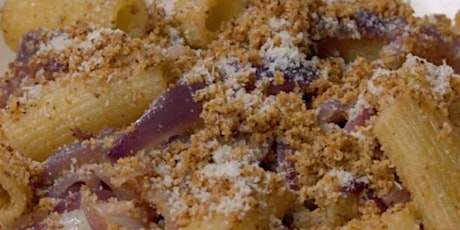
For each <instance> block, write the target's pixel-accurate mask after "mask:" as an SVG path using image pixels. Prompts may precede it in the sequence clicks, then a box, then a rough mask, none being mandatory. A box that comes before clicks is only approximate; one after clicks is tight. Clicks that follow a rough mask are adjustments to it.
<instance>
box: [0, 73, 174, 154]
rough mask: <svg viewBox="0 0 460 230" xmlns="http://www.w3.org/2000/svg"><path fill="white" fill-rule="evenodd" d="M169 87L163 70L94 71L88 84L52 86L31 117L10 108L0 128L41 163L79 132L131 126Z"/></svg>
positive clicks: (78, 79) (13, 143)
mask: <svg viewBox="0 0 460 230" xmlns="http://www.w3.org/2000/svg"><path fill="white" fill-rule="evenodd" d="M165 88H166V80H165V78H164V77H163V75H162V71H161V69H160V67H156V68H151V69H146V70H143V69H142V68H137V67H133V66H126V67H123V68H120V69H118V70H115V71H113V72H109V73H106V72H105V70H102V71H99V72H97V71H96V72H94V73H93V75H92V76H89V77H86V79H85V77H84V76H80V77H74V78H70V79H68V80H63V81H56V82H51V83H50V84H49V85H47V86H45V87H43V89H41V93H42V95H43V96H41V97H40V98H38V100H37V101H36V102H35V103H34V105H32V106H31V107H30V108H28V112H27V113H21V112H19V111H18V109H17V108H11V112H10V113H7V114H6V116H4V118H3V123H2V127H3V130H4V131H5V135H6V137H7V138H8V139H9V140H10V141H11V146H12V147H13V148H14V149H16V150H18V151H19V152H21V153H22V154H24V155H27V156H29V157H31V158H32V159H34V160H38V161H43V160H45V159H46V158H48V156H49V155H50V154H52V153H53V151H55V150H56V149H57V148H58V147H59V146H62V145H64V144H68V143H70V142H72V140H76V139H77V138H78V137H77V136H78V135H77V136H75V132H77V133H78V132H89V133H96V132H97V131H99V130H101V129H103V128H109V127H121V126H123V125H128V124H129V123H131V122H132V121H134V120H135V119H136V118H137V117H138V116H140V115H141V114H142V113H143V112H144V110H145V109H147V108H148V105H149V104H150V103H151V101H152V98H155V97H156V96H158V95H159V94H160V93H161V92H162V91H163V90H164V89H165ZM12 104H14V103H12Z"/></svg>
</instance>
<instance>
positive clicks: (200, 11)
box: [171, 0, 246, 48]
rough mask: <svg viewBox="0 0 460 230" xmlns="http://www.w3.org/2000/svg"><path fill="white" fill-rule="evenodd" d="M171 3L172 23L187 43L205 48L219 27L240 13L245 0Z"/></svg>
mask: <svg viewBox="0 0 460 230" xmlns="http://www.w3.org/2000/svg"><path fill="white" fill-rule="evenodd" d="M171 4H174V8H173V14H175V15H174V16H173V21H174V24H177V26H178V28H179V30H180V31H181V32H182V34H183V36H184V37H185V39H186V41H187V43H188V44H189V45H190V46H192V47H197V48H205V47H206V46H207V45H208V44H209V43H210V42H211V41H212V40H214V39H215V37H216V31H217V30H218V29H219V27H220V26H221V25H222V24H223V23H224V22H226V21H229V20H231V19H233V18H234V17H235V16H237V15H239V14H240V13H242V12H243V10H244V8H245V5H246V4H245V0H199V1H188V0H178V1H175V2H172V3H171Z"/></svg>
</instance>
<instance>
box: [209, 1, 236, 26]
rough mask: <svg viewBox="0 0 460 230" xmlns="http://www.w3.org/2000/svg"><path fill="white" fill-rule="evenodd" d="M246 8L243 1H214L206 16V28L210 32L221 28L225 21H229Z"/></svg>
mask: <svg viewBox="0 0 460 230" xmlns="http://www.w3.org/2000/svg"><path fill="white" fill-rule="evenodd" d="M243 9H244V4H243V1H236V0H221V1H214V4H213V6H212V7H211V8H210V9H209V13H208V16H207V17H206V28H207V29H208V30H209V31H210V32H216V31H217V30H219V28H220V26H221V25H222V23H223V22H226V21H229V20H231V19H232V18H234V17H235V16H236V15H238V14H239V13H241V12H242V11H243Z"/></svg>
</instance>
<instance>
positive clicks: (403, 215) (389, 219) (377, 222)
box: [340, 203, 421, 230]
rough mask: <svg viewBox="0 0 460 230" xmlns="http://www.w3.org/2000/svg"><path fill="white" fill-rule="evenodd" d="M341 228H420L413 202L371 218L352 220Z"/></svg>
mask: <svg viewBox="0 0 460 230" xmlns="http://www.w3.org/2000/svg"><path fill="white" fill-rule="evenodd" d="M340 229H341V230H380V229H381V230H399V229H405V230H420V229H421V228H420V223H419V220H418V216H417V210H416V209H415V207H414V204H413V203H407V204H404V205H398V206H395V207H394V208H392V209H390V210H388V211H387V212H385V213H383V214H382V215H381V216H380V215H374V216H372V217H371V218H369V219H364V220H352V221H350V222H349V223H348V224H347V225H345V226H344V227H342V228H340Z"/></svg>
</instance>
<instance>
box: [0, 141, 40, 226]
mask: <svg viewBox="0 0 460 230" xmlns="http://www.w3.org/2000/svg"><path fill="white" fill-rule="evenodd" d="M0 156H1V157H0V227H3V228H9V227H10V225H11V224H13V223H14V222H15V221H16V220H17V219H18V218H19V217H20V216H21V215H22V214H23V213H24V212H26V210H27V208H28V206H29V203H30V202H31V198H32V191H31V186H32V184H31V183H30V178H29V177H30V173H29V168H30V161H29V160H27V158H25V157H24V156H22V155H20V154H18V153H17V152H10V151H8V150H7V149H6V148H5V147H4V146H2V147H0Z"/></svg>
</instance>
